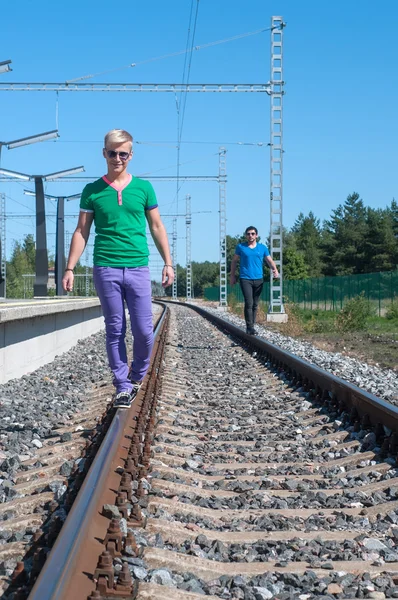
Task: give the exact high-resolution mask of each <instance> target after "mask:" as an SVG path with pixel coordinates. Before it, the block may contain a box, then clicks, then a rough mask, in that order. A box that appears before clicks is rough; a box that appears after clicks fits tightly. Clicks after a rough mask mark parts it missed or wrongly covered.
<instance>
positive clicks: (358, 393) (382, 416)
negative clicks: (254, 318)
mask: <svg viewBox="0 0 398 600" xmlns="http://www.w3.org/2000/svg"><path fill="white" fill-rule="evenodd" d="M166 302H167V301H166ZM181 306H186V307H189V308H192V309H193V310H195V311H196V312H198V313H199V314H201V315H202V316H203V317H205V318H206V319H208V320H209V321H211V322H213V323H215V324H217V326H218V327H220V329H224V330H226V331H228V332H229V333H231V334H232V335H233V336H236V337H238V338H240V339H244V340H245V341H246V342H247V343H249V344H250V345H251V346H252V347H253V348H256V349H258V350H259V351H260V352H263V353H265V354H266V355H267V356H268V357H269V358H270V360H271V362H273V363H274V364H276V365H277V366H279V367H281V368H283V369H284V370H287V371H290V372H291V373H293V375H294V376H295V377H296V378H300V379H301V380H302V381H303V383H304V384H305V385H306V387H307V388H308V390H313V391H314V392H315V393H316V394H318V395H319V396H321V397H323V398H324V399H325V396H328V397H329V399H330V400H332V401H333V400H335V401H336V402H337V403H342V404H343V405H346V406H347V407H348V408H350V409H351V410H354V411H356V412H357V415H358V417H360V418H369V420H370V422H371V423H372V424H373V425H376V426H377V425H380V424H381V425H382V426H385V427H387V428H388V429H389V430H391V432H392V433H393V434H396V435H397V434H398V407H396V406H394V405H393V404H391V403H389V402H386V401H385V400H383V399H381V398H378V397H377V396H375V395H374V394H371V393H370V392H367V391H366V390H363V389H361V388H359V387H358V386H356V385H354V384H352V383H350V382H348V381H345V380H344V379H341V378H340V377H337V376H336V375H333V374H332V373H329V372H328V371H325V370H324V369H322V368H321V367H318V366H316V365H313V364H311V363H309V362H308V361H306V360H305V359H303V358H300V357H298V356H296V355H294V354H291V353H290V352H287V351H286V350H283V349H282V348H280V347H279V346H275V345H274V344H271V343H270V342H267V341H266V340H264V339H262V338H260V337H254V336H252V335H248V334H247V333H245V332H244V331H243V330H242V329H240V328H239V327H236V326H235V325H233V324H232V323H229V322H228V321H226V320H224V319H222V318H220V317H217V315H214V314H212V313H210V312H208V311H206V310H204V309H203V308H201V307H199V306H195V305H193V304H189V303H184V304H183V305H181ZM396 443H397V440H396V439H395V442H394V444H396Z"/></svg>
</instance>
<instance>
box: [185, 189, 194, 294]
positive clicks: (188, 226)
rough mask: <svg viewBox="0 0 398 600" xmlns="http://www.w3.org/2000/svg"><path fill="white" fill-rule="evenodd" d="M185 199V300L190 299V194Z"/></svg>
mask: <svg viewBox="0 0 398 600" xmlns="http://www.w3.org/2000/svg"><path fill="white" fill-rule="evenodd" d="M185 201H186V209H185V224H186V227H187V232H186V237H187V239H186V242H187V249H186V253H187V291H186V295H187V300H192V262H191V223H192V213H191V196H190V195H189V194H187V195H186V197H185Z"/></svg>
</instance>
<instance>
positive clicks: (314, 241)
mask: <svg viewBox="0 0 398 600" xmlns="http://www.w3.org/2000/svg"><path fill="white" fill-rule="evenodd" d="M292 233H293V234H294V239H295V245H296V247H297V249H298V250H299V251H301V252H302V254H303V257H304V260H305V264H306V265H307V271H308V274H309V276H310V277H319V276H320V275H321V274H322V270H323V260H322V235H321V226H320V221H319V219H317V218H316V217H315V215H314V213H313V212H312V211H311V212H309V213H308V216H307V217H305V216H304V215H303V213H300V214H299V216H298V217H297V219H296V222H295V224H294V225H293V227H292Z"/></svg>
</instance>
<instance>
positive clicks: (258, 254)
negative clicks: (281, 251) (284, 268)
mask: <svg viewBox="0 0 398 600" xmlns="http://www.w3.org/2000/svg"><path fill="white" fill-rule="evenodd" d="M245 235H246V239H247V242H244V243H243V244H238V245H237V246H236V249H235V254H234V256H233V258H232V263H231V277H230V283H231V285H234V284H235V283H236V277H235V271H236V265H237V263H238V260H239V259H240V270H239V278H240V287H241V288H242V292H243V296H244V299H245V321H246V333H249V334H251V335H256V331H255V329H254V324H255V322H256V312H257V306H258V301H259V299H260V295H261V291H262V289H263V283H264V279H263V262H264V259H265V260H266V262H267V263H268V265H269V266H270V268H271V271H272V275H273V276H274V277H279V273H278V269H277V267H276V264H275V263H274V261H273V260H272V258H271V256H270V253H269V251H268V248H267V246H264V244H259V243H257V237H258V231H257V229H256V227H252V226H250V227H246V231H245Z"/></svg>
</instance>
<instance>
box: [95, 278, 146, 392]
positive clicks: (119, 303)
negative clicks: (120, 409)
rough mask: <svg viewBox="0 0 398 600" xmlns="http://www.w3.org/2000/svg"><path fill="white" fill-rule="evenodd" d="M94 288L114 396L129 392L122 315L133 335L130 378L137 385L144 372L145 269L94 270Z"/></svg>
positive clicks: (124, 325) (124, 330)
mask: <svg viewBox="0 0 398 600" xmlns="http://www.w3.org/2000/svg"><path fill="white" fill-rule="evenodd" d="M93 275H94V285H95V288H96V290H97V294H98V297H99V299H100V302H101V306H102V310H103V313H104V318H105V331H106V351H107V353H108V360H109V366H110V368H111V371H112V373H113V385H114V386H115V388H116V393H117V394H118V393H119V392H126V391H131V389H132V385H131V382H130V380H129V379H128V377H127V375H128V372H129V367H128V364H127V352H126V344H125V336H126V313H125V307H124V301H126V304H127V308H128V311H129V314H130V321H131V333H132V334H133V338H134V344H133V362H132V365H131V377H132V379H133V380H134V381H141V380H142V379H143V378H144V377H145V375H146V372H147V370H148V367H149V361H150V357H151V352H152V346H153V325H152V303H151V278H150V275H149V268H148V267H135V268H131V269H129V268H123V267H120V268H118V267H94V273H93Z"/></svg>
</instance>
